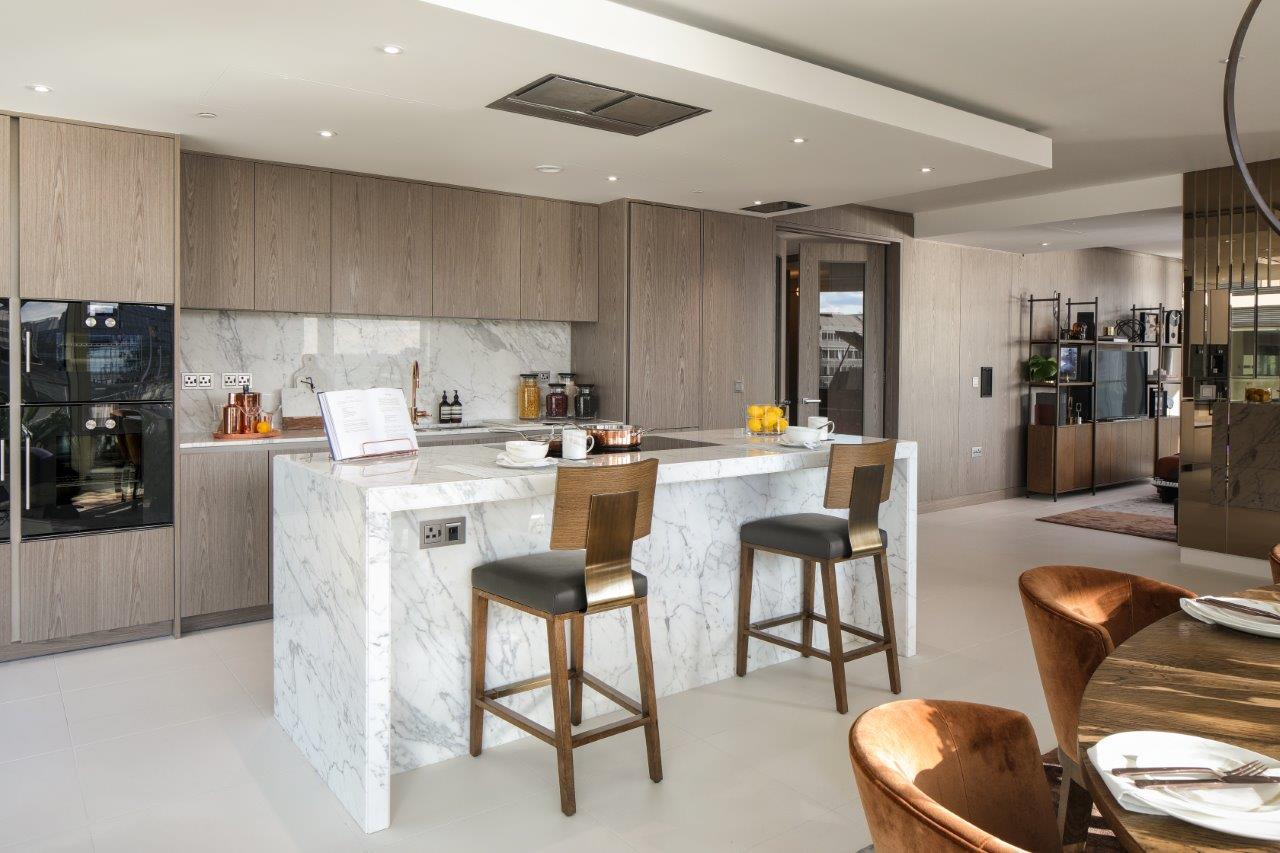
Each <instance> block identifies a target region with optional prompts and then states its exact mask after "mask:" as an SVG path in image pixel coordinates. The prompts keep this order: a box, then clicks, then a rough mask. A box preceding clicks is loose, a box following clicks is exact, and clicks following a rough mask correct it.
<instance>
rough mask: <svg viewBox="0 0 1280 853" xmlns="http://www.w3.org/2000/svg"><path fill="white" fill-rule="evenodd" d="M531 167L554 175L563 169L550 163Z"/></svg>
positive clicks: (545, 173)
mask: <svg viewBox="0 0 1280 853" xmlns="http://www.w3.org/2000/svg"><path fill="white" fill-rule="evenodd" d="M533 168H535V169H537V170H538V171H539V172H541V173H542V174H544V175H555V174H559V173H560V172H563V171H564V167H563V166H553V165H551V164H550V163H543V164H542V165H541V166H534V167H533Z"/></svg>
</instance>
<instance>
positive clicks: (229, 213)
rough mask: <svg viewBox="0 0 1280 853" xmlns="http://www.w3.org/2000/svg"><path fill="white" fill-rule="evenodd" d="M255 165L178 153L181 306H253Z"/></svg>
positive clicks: (245, 308) (247, 308)
mask: <svg viewBox="0 0 1280 853" xmlns="http://www.w3.org/2000/svg"><path fill="white" fill-rule="evenodd" d="M253 217H254V164H253V162H252V161H249V160H236V159H233V158H230V157H213V156H210V155H207V154H190V153H185V154H183V155H182V307H183V308H211V309H217V310H221V311H234V310H239V311H251V310H253V307H254V298H253V291H254V269H253V264H254V222H253Z"/></svg>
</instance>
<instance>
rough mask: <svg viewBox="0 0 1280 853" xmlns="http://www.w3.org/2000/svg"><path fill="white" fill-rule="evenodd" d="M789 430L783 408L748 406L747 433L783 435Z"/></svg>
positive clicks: (759, 405)
mask: <svg viewBox="0 0 1280 853" xmlns="http://www.w3.org/2000/svg"><path fill="white" fill-rule="evenodd" d="M786 430H787V419H786V417H785V416H784V413H783V411H782V407H781V406H775V405H773V404H772V403H756V404H753V405H750V406H747V432H748V433H750V434H751V435H781V434H782V433H784V432H786Z"/></svg>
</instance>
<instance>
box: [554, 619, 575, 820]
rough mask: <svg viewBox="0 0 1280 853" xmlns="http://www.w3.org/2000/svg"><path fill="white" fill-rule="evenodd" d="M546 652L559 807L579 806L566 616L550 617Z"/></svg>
mask: <svg viewBox="0 0 1280 853" xmlns="http://www.w3.org/2000/svg"><path fill="white" fill-rule="evenodd" d="M547 653H548V657H550V659H551V660H550V663H551V708H552V715H553V717H554V719H555V736H556V769H557V771H558V773H559V777H560V811H562V812H564V813H565V814H566V815H570V816H571V815H572V814H573V813H574V812H576V811H577V810H578V804H577V797H576V796H575V795H574V790H573V728H572V726H571V724H570V722H569V659H568V654H567V653H566V651H565V643H564V617H563V616H552V617H551V618H550V619H548V620H547Z"/></svg>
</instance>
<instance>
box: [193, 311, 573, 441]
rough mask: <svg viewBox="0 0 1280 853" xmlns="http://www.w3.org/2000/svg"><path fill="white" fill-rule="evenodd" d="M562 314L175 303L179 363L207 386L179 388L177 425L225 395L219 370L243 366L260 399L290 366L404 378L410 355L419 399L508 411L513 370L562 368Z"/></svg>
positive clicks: (402, 382)
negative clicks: (551, 318)
mask: <svg viewBox="0 0 1280 853" xmlns="http://www.w3.org/2000/svg"><path fill="white" fill-rule="evenodd" d="M569 328H570V327H569V324H568V323H550V322H534V321H525V320H446V319H432V320H416V319H407V318H400V317H335V316H332V315H311V314H279V313H266V312H256V311H196V310H187V311H183V312H182V325H181V334H180V343H181V362H182V371H183V372H184V373H185V372H191V373H212V374H213V375H214V385H215V386H216V387H215V389H214V390H212V391H195V390H184V391H183V392H182V395H181V401H180V404H179V408H178V429H179V430H180V431H182V432H192V431H202V430H206V429H211V428H212V427H213V426H214V425H215V424H216V423H217V421H218V413H219V411H220V410H221V406H222V404H223V403H224V402H226V395H227V392H226V391H224V390H223V389H222V388H221V385H222V374H223V373H252V374H253V387H254V390H256V391H262V392H263V393H264V405H268V406H272V407H274V406H276V405H278V400H279V394H280V389H282V388H284V387H286V386H290V385H292V384H293V378H294V376H295V374H296V373H298V371H299V370H300V369H301V368H303V367H304V366H305V367H306V372H307V373H308V374H310V375H312V376H314V377H315V379H316V383H317V387H318V388H319V389H320V390H326V389H330V390H337V389H344V388H368V387H376V386H386V387H399V388H404V389H405V393H406V395H407V394H408V390H409V383H410V366H411V364H412V362H413V360H414V359H417V360H418V362H419V364H420V367H421V372H422V380H421V391H420V392H419V399H418V405H419V406H420V407H421V408H423V409H426V410H428V411H430V412H431V413H432V414H433V416H434V414H435V411H436V404H437V402H438V401H439V400H440V392H441V391H444V390H448V392H449V394H450V395H451V396H452V394H453V392H454V391H455V390H457V391H458V393H459V395H460V397H461V400H462V403H463V414H464V417H465V418H466V420H478V419H484V418H514V417H515V416H516V384H517V382H518V381H519V374H520V373H524V372H530V371H534V370H547V371H550V372H552V373H555V372H558V371H566V370H568V369H569Z"/></svg>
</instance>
